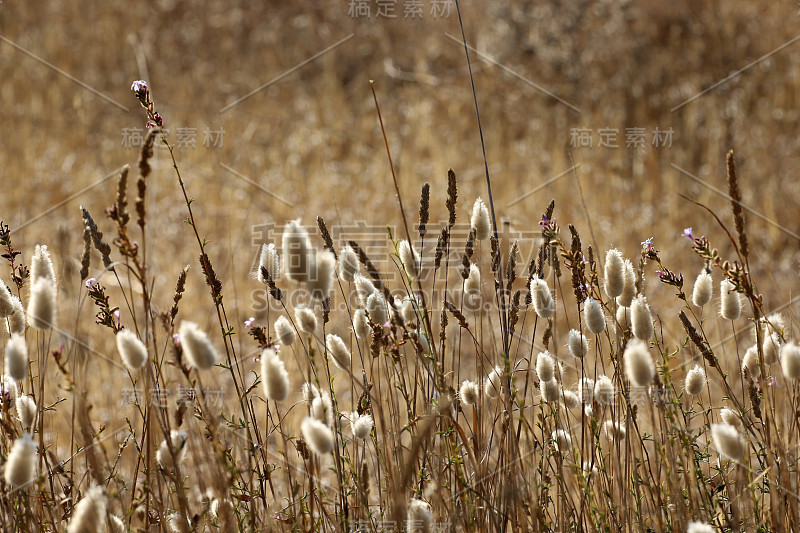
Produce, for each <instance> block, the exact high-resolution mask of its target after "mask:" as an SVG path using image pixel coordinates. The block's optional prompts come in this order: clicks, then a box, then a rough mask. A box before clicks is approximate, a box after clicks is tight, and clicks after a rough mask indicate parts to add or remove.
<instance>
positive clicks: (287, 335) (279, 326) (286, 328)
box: [275, 315, 297, 346]
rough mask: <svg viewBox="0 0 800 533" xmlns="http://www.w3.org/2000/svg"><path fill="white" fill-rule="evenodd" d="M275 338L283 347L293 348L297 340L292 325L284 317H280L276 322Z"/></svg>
mask: <svg viewBox="0 0 800 533" xmlns="http://www.w3.org/2000/svg"><path fill="white" fill-rule="evenodd" d="M275 336H276V337H277V338H278V342H280V343H281V346H291V345H292V344H294V341H295V340H297V334H296V333H295V332H294V328H293V327H292V323H291V322H289V319H288V318H286V317H285V316H283V315H281V316H279V317H278V320H276V321H275Z"/></svg>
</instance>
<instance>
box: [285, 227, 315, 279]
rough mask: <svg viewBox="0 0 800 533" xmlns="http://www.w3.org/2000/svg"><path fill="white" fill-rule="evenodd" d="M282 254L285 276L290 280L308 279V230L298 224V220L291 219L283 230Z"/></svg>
mask: <svg viewBox="0 0 800 533" xmlns="http://www.w3.org/2000/svg"><path fill="white" fill-rule="evenodd" d="M282 247H283V254H284V257H285V258H286V263H285V267H284V268H285V270H286V277H287V278H289V279H290V280H292V281H298V282H304V281H306V280H308V273H309V267H310V263H311V254H312V249H311V243H310V242H309V240H308V231H306V229H305V228H303V226H301V225H300V221H299V220H292V221H290V222H289V223H287V224H286V227H285V228H284V230H283V242H282Z"/></svg>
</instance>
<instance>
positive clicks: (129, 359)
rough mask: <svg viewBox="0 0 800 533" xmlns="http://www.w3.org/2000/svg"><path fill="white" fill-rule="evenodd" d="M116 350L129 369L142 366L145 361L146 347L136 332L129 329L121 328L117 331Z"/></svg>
mask: <svg viewBox="0 0 800 533" xmlns="http://www.w3.org/2000/svg"><path fill="white" fill-rule="evenodd" d="M116 340H117V351H118V352H119V355H120V357H121V358H122V362H123V363H125V366H127V367H128V368H130V369H131V370H137V369H139V368H142V367H143V366H144V365H145V363H147V347H146V346H145V345H144V343H143V342H142V341H140V340H139V337H137V336H136V333H134V332H133V331H131V330H129V329H127V328H126V329H121V330H119V331H118V332H117V339H116Z"/></svg>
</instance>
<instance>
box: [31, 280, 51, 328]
mask: <svg viewBox="0 0 800 533" xmlns="http://www.w3.org/2000/svg"><path fill="white" fill-rule="evenodd" d="M27 314H28V324H29V325H30V326H31V327H32V328H35V329H39V330H48V329H50V328H51V327H52V326H53V324H54V322H55V318H56V287H55V284H54V283H53V282H52V281H51V280H50V279H49V278H47V277H42V278H39V279H37V280H36V281H34V282H33V283H32V285H31V296H30V300H29V301H28V313H27Z"/></svg>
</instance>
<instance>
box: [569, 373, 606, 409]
mask: <svg viewBox="0 0 800 533" xmlns="http://www.w3.org/2000/svg"><path fill="white" fill-rule="evenodd" d="M594 388H595V383H594V380H593V379H592V378H583V379H581V380H580V381H578V387H577V389H576V390H577V394H578V399H579V400H580V401H581V403H582V404H584V405H592V402H593V401H594ZM611 389H612V394H613V389H614V386H613V385H612V386H611Z"/></svg>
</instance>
